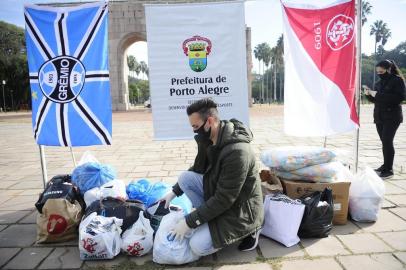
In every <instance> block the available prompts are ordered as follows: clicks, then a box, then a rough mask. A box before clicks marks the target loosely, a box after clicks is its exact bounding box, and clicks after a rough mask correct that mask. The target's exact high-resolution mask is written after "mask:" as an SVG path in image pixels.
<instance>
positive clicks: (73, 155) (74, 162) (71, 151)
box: [69, 147, 77, 167]
mask: <svg viewBox="0 0 406 270" xmlns="http://www.w3.org/2000/svg"><path fill="white" fill-rule="evenodd" d="M69 148H70V154H71V155H72V160H73V165H75V167H76V166H77V165H76V159H75V154H74V153H73V148H72V147H69Z"/></svg>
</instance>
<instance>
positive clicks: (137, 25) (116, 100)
mask: <svg viewBox="0 0 406 270" xmlns="http://www.w3.org/2000/svg"><path fill="white" fill-rule="evenodd" d="M221 1H223V2H224V0H221ZM226 1H227V0H226ZM187 2H208V1H207V0H205V1H200V0H196V1H180V0H168V1H161V0H155V1H147V0H128V1H109V63H110V88H111V98H112V108H113V110H115V111H126V110H129V108H130V106H129V94H128V77H127V75H128V74H127V58H126V55H125V52H126V50H127V49H128V47H130V46H131V45H132V44H133V43H135V42H138V41H147V40H146V39H147V35H146V28H145V13H144V6H143V5H144V4H149V3H150V4H157V3H162V4H168V3H187ZM213 2H214V1H213ZM246 34H247V35H246V39H247V77H248V97H249V104H250V105H251V68H252V57H251V30H250V28H249V27H247V28H246Z"/></svg>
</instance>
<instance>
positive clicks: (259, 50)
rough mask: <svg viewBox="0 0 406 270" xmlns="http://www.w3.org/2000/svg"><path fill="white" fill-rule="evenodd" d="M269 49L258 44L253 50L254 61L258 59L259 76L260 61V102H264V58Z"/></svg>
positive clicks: (266, 44) (267, 46) (263, 44)
mask: <svg viewBox="0 0 406 270" xmlns="http://www.w3.org/2000/svg"><path fill="white" fill-rule="evenodd" d="M269 51H270V47H269V45H268V43H266V42H263V43H261V44H258V45H257V46H255V48H254V56H255V58H256V59H258V63H259V71H258V73H259V74H261V61H262V86H261V102H263V101H264V64H265V63H264V60H265V59H264V57H267V56H266V55H267V54H268V53H269Z"/></svg>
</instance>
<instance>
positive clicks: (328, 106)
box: [281, 0, 359, 136]
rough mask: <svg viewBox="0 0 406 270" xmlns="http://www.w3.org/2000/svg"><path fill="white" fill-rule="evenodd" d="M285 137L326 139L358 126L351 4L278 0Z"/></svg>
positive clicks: (344, 0) (333, 0)
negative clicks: (283, 62)
mask: <svg viewBox="0 0 406 270" xmlns="http://www.w3.org/2000/svg"><path fill="white" fill-rule="evenodd" d="M281 1H282V13H283V24H284V57H285V106H284V113H285V117H284V118H285V120H284V122H285V133H286V134H288V135H293V136H327V135H332V134H337V133H343V132H348V131H352V130H354V129H356V128H358V126H359V120H358V117H357V114H356V102H355V86H356V79H357V78H356V76H357V75H356V74H357V72H356V33H355V32H356V28H357V27H356V23H355V1H354V0H324V1H320V0H281Z"/></svg>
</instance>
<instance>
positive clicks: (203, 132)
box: [193, 119, 211, 139]
mask: <svg viewBox="0 0 406 270" xmlns="http://www.w3.org/2000/svg"><path fill="white" fill-rule="evenodd" d="M206 123H207V119H206V121H204V123H203V125H201V126H200V127H199V128H198V129H196V130H194V131H193V132H194V133H197V134H199V135H201V136H203V137H205V138H207V139H210V134H211V128H209V130H208V131H206V130H204V125H206Z"/></svg>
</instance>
